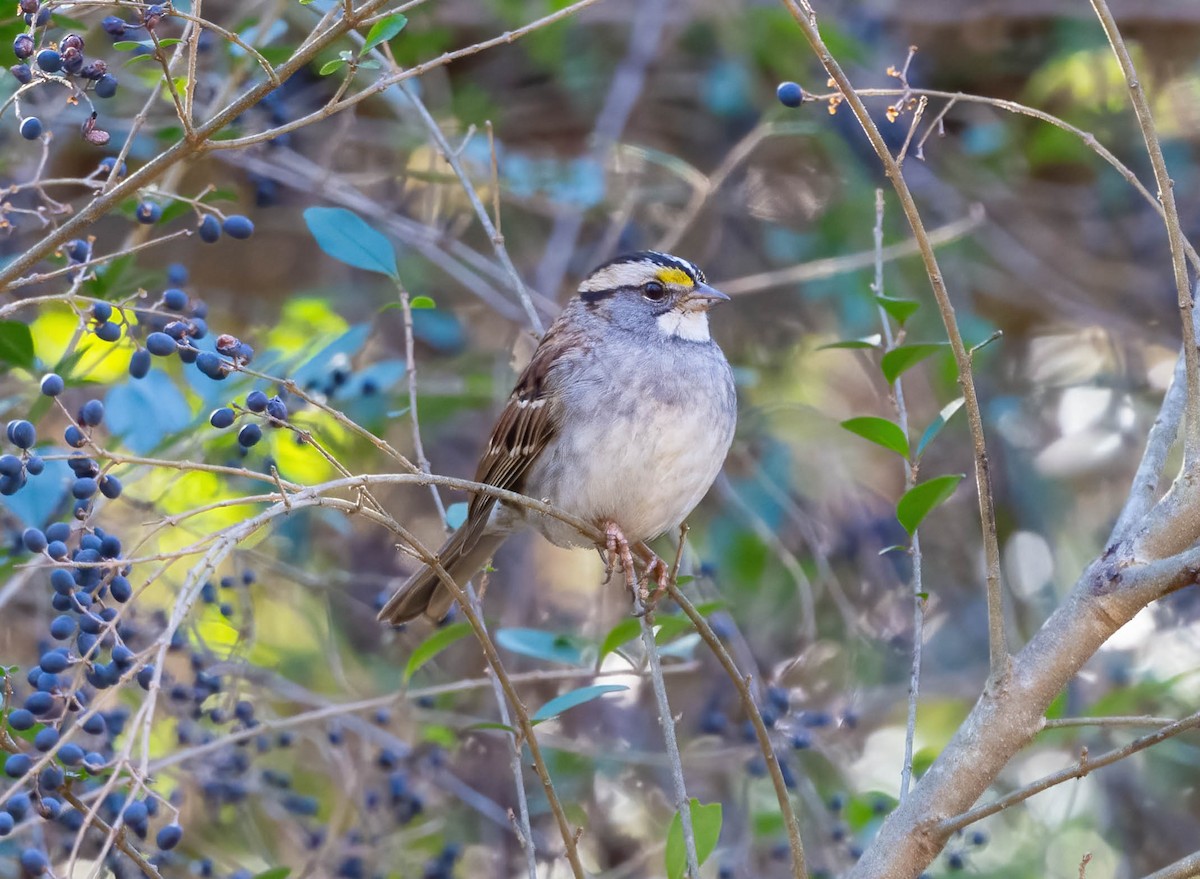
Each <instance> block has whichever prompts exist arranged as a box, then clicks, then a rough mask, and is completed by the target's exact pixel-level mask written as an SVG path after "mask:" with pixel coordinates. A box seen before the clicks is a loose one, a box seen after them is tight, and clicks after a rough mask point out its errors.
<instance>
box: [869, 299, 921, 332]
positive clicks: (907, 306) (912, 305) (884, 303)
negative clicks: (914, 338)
mask: <svg viewBox="0 0 1200 879" xmlns="http://www.w3.org/2000/svg"><path fill="white" fill-rule="evenodd" d="M875 301H876V302H878V303H879V307H880V308H882V309H883V310H884V311H886V312H887V313H888V314H890V315H891V316H892V319H893V320H895V321H896V323H898V324H900V326H904V325H905V324H906V323H907V322H908V319H909V318H910V317H912V316H913V315H914V314H916V313H917V309H918V308H920V307H921V303H920V302H916V301H915V300H912V299H896V298H893V297H891V296H876V297H875Z"/></svg>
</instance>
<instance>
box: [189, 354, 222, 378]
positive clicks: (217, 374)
mask: <svg viewBox="0 0 1200 879" xmlns="http://www.w3.org/2000/svg"><path fill="white" fill-rule="evenodd" d="M196 368H197V369H199V370H200V371H201V372H202V373H204V374H205V375H206V376H208V377H209V378H211V379H214V380H216V381H222V380H223V379H224V378H225V377H226V376H227V375H228V374H229V373H228V372H227V371H226V363H225V361H224V359H222V358H221V356H220V355H219V354H214V353H213V352H212V351H201V352H200V353H199V355H197V357H196Z"/></svg>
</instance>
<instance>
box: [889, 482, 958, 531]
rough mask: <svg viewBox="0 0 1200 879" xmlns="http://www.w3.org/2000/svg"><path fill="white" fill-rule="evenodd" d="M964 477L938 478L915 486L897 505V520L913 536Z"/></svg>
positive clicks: (905, 493)
mask: <svg viewBox="0 0 1200 879" xmlns="http://www.w3.org/2000/svg"><path fill="white" fill-rule="evenodd" d="M963 478H964V475H963V474H961V473H959V474H955V475H951V476H936V477H934V478H933V479H930V480H927V481H926V482H922V483H920V484H918V485H914V486H913V487H912V488H910V489H909V490H908V491H906V492H904V496H903V497H901V498H900V500H899V501H898V502H897V503H896V518H897V519H899V520H900V524H901V525H903V526H904V530H905V531H907V532H908V533H909V535H911V534H912V533H913V532H914V531H916V530H917V527H918V526H919V525H920V524H921V520H922V519H924V518H925V517H926V516H927V515H929V512H930V511H931V510H933V508H934V507H936V506H938V504H941V503H943V502H944V501H945V500H946V499H947V498H949V497H950V495H952V494H954V489H956V488H958V484H959V483H960V482H962V480H963Z"/></svg>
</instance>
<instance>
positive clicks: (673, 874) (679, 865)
mask: <svg viewBox="0 0 1200 879" xmlns="http://www.w3.org/2000/svg"><path fill="white" fill-rule="evenodd" d="M691 813H692V831H693V832H694V834H695V837H696V858H697V860H699V861H700V863H701V864H703V863H704V862H705V861H706V860H708V856H709V855H711V854H712V853H713V849H715V848H716V847H717V839H718V838H719V837H720V836H721V804H720V803H709V804H708V805H707V806H702V805H701V804H700V801H699V800H698V799H696V798H695V797H692V799H691ZM686 870H687V850H686V849H685V848H684V845H683V819H682V818H680V817H679V813H678V812H676V813H675V817H674V818H673V819H671V827H670V829H668V830H667V877H668V879H682V877H683V874H684V872H685V871H686Z"/></svg>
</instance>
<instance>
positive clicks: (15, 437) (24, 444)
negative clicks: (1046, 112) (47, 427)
mask: <svg viewBox="0 0 1200 879" xmlns="http://www.w3.org/2000/svg"><path fill="white" fill-rule="evenodd" d="M8 438H9V440H11V441H12V444H13V445H14V446H16V447H17V448H18V449H31V448H33V444H34V443H36V442H37V431H36V430H35V429H34V427H33V425H32V424H30V423H29V422H28V421H24V420H21V421H10V422H9V423H8Z"/></svg>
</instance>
